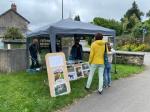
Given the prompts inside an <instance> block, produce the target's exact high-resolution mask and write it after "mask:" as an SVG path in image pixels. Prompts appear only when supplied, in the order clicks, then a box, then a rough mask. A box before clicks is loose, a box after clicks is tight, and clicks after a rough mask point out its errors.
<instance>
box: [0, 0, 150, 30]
mask: <svg viewBox="0 0 150 112" xmlns="http://www.w3.org/2000/svg"><path fill="white" fill-rule="evenodd" d="M133 1H134V0H64V18H68V17H69V16H70V15H71V16H72V17H74V16H75V15H80V18H81V21H84V22H91V21H92V20H93V18H94V17H103V18H107V19H116V20H118V21H119V20H120V18H121V17H123V15H124V14H125V12H126V11H127V10H128V9H129V8H130V7H131V6H132V3H133ZM135 1H136V2H137V4H138V6H139V8H140V10H141V11H143V12H144V13H146V12H148V10H150V1H149V0H135ZM12 2H13V3H16V5H17V11H18V12H19V13H20V14H21V15H22V16H24V17H25V18H26V19H28V20H29V21H30V22H31V23H30V25H29V28H30V29H31V30H33V29H36V28H38V27H39V26H42V25H46V24H47V23H53V22H56V21H58V20H61V17H62V16H61V2H62V0H0V14H1V13H3V12H5V11H7V10H8V9H9V8H10V5H11V3H12Z"/></svg>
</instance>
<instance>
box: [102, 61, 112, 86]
mask: <svg viewBox="0 0 150 112" xmlns="http://www.w3.org/2000/svg"><path fill="white" fill-rule="evenodd" d="M110 84H111V63H108V64H106V65H105V69H104V86H105V87H107V86H109V85H110Z"/></svg>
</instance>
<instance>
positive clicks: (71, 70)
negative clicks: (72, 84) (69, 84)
mask: <svg viewBox="0 0 150 112" xmlns="http://www.w3.org/2000/svg"><path fill="white" fill-rule="evenodd" d="M67 69H68V77H69V80H76V79H77V75H76V72H75V68H74V66H73V65H68V66H67Z"/></svg>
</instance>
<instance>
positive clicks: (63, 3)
mask: <svg viewBox="0 0 150 112" xmlns="http://www.w3.org/2000/svg"><path fill="white" fill-rule="evenodd" d="M62 19H64V3H63V0H62Z"/></svg>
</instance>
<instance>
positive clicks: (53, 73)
mask: <svg viewBox="0 0 150 112" xmlns="http://www.w3.org/2000/svg"><path fill="white" fill-rule="evenodd" d="M45 58H46V66H47V73H48V80H49V87H50V94H51V96H52V97H56V96H60V95H65V94H68V93H70V91H71V89H70V83H69V78H68V71H67V66H66V60H65V55H64V53H48V54H46V56H45Z"/></svg>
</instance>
